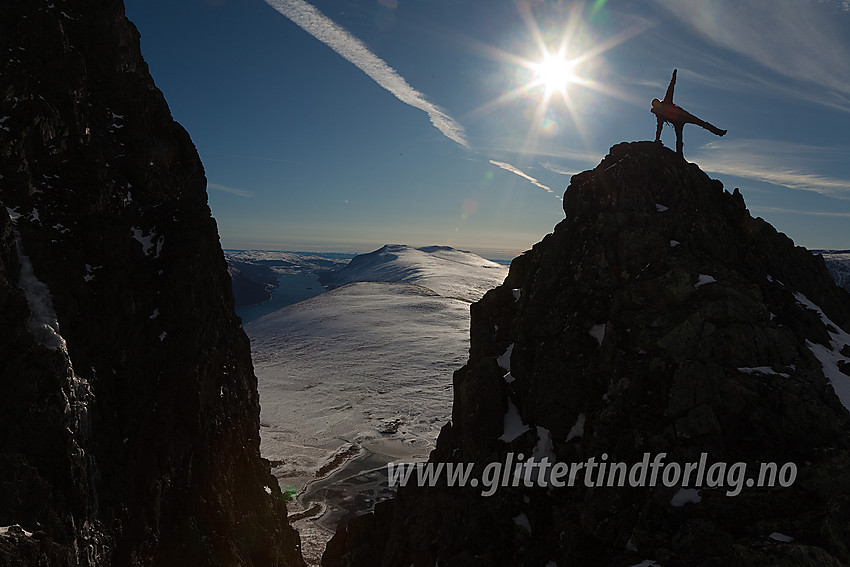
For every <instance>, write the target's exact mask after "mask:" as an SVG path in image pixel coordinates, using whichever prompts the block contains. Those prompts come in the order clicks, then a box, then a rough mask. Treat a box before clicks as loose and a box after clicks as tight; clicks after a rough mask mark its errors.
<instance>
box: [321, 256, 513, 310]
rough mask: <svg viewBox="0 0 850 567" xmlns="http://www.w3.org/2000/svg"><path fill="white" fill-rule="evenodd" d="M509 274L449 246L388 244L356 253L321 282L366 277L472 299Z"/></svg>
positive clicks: (336, 283)
mask: <svg viewBox="0 0 850 567" xmlns="http://www.w3.org/2000/svg"><path fill="white" fill-rule="evenodd" d="M506 274H507V270H506V268H505V267H504V266H502V265H500V264H497V263H495V262H491V261H490V260H485V259H484V258H482V257H480V256H477V255H476V254H473V253H471V252H465V251H463V250H456V249H454V248H450V247H448V246H428V247H426V248H411V247H410V246H405V245H403V244H387V245H386V246H384V247H383V248H381V249H379V250H376V251H374V252H370V253H369V254H361V255H359V256H355V257H354V258H353V259H352V260H351V262H350V263H349V264H348V265H347V266H346V267H345V268H343V269H341V270H336V271H335V272H333V273H331V274H330V275H328V276H326V277H324V278H322V283H324V284H326V285H328V286H329V287H339V286H342V285H345V284H347V283H351V282H364V281H365V282H406V283H415V284H417V285H421V286H423V287H426V288H428V289H430V290H432V291H434V292H436V293H438V294H440V295H442V296H443V297H454V298H457V299H462V300H464V301H469V302H472V301H477V300H478V299H479V298H480V297H481V296H482V295H484V294H485V293H486V292H487V290H489V289H492V288H494V287H496V286H497V285H499V284H501V283H502V281H504V279H505V275H506Z"/></svg>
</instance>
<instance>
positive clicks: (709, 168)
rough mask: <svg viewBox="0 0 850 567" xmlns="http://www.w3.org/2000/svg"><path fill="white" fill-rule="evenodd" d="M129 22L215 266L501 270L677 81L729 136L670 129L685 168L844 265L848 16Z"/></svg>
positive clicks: (533, 0)
mask: <svg viewBox="0 0 850 567" xmlns="http://www.w3.org/2000/svg"><path fill="white" fill-rule="evenodd" d="M125 3H126V8H127V15H128V16H129V18H130V19H131V20H132V21H133V22H134V23H135V24H136V26H137V27H138V28H139V31H140V32H141V35H142V53H143V55H144V56H145V59H146V60H147V62H148V64H149V66H150V70H151V73H152V75H153V77H154V79H155V81H156V83H157V85H158V86H159V88H160V89H161V90H162V91H163V93H164V94H165V97H166V99H167V100H168V102H169V105H170V107H171V111H172V114H173V115H174V117H175V119H176V120H178V121H179V122H180V123H181V124H183V126H184V127H185V128H186V129H187V130H188V131H189V133H190V134H191V136H192V139H193V140H194V142H195V145H196V146H197V148H198V152H199V153H200V156H201V159H202V160H203V163H204V167H205V169H206V173H207V179H208V188H209V197H210V206H211V208H212V211H213V214H214V216H215V217H216V220H217V221H218V224H219V232H220V235H221V240H222V245H223V246H224V247H225V248H260V249H283V250H323V251H344V252H364V251H369V250H373V249H375V248H378V247H380V246H381V245H383V244H384V243H390V242H392V243H404V244H411V245H416V246H423V245H430V244H443V245H446V244H447V245H452V246H455V247H458V248H463V249H468V250H473V251H476V252H479V253H481V254H483V255H485V256H487V257H491V258H498V257H512V256H514V255H516V254H518V253H519V252H521V251H523V250H525V249H527V248H529V247H530V246H531V245H532V244H533V243H535V242H537V241H538V240H540V239H541V238H542V237H543V236H544V235H545V234H546V233H548V232H551V230H552V228H553V227H554V225H555V224H556V223H557V222H558V221H560V220H561V219H562V218H563V216H564V213H563V211H562V209H561V201H560V198H561V196H562V195H563V192H564V190H565V188H566V186H567V185H568V184H569V180H570V175H571V174H572V173H576V172H579V171H583V170H586V169H591V168H593V167H594V166H595V165H596V164H597V163H598V162H599V161H600V160H601V158H602V157H603V156H604V155H605V154H606V153H607V151H608V148H609V147H610V146H612V145H614V144H616V143H618V142H621V141H633V140H651V139H652V138H653V137H654V135H655V117H654V116H653V115H652V114H651V113H650V112H649V101H650V100H651V99H652V98H654V97H658V98H662V97H663V95H664V91H665V89H666V86H667V83H668V81H669V80H670V74H671V72H672V70H673V69H674V68H678V69H679V77H678V82H677V86H676V95H675V99H674V100H675V102H676V103H677V104H679V105H680V106H682V107H684V108H685V109H687V110H689V111H690V112H692V113H693V114H696V115H697V116H699V117H701V118H703V119H705V120H707V121H709V122H711V123H713V124H715V125H716V126H718V127H720V128H724V129H728V131H729V133H728V134H727V135H726V136H725V137H723V138H718V137H716V136H714V135H712V134H710V133H709V132H706V131H704V130H702V129H700V128H698V127H696V126H693V125H689V126H686V127H685V136H684V140H685V156H686V158H687V159H688V160H689V161H692V162H695V163H697V164H699V165H700V167H702V168H703V169H704V170H705V171H706V172H708V173H709V175H711V176H712V177H715V178H717V179H720V180H721V181H722V182H723V183H724V185H725V187H726V188H727V189H729V190H730V191H731V190H732V189H733V188H734V187H739V188H740V189H741V191H742V193H743V194H744V197H745V199H746V201H747V205H748V207H749V208H750V211H751V212H752V213H753V215H754V216H762V217H764V218H765V219H767V220H768V221H769V222H771V223H772V224H773V225H774V226H775V227H776V228H777V229H778V230H780V231H783V232H785V233H786V234H788V235H789V236H790V237H791V238H793V239H794V240H795V242H796V243H797V244H799V245H802V246H806V247H808V248H850V222H848V220H850V159H848V158H850V2H848V1H844V0H819V1H818V0H759V1H750V2H747V1H712V2H707V1H704V0H654V1H646V2H633V1H616V0H609V1H606V0H595V1H592V2H559V1H540V0H522V1H520V0H517V1H509V0H363V1H359V0H335V1H327V0H322V1H319V0H315V1H312V2H310V3H307V2H304V1H303V0H266V1H264V0H182V1H180V2H173V1H172V0H167V1H166V0H125ZM545 52H548V53H550V54H556V55H557V54H558V53H561V54H562V55H563V59H565V60H566V61H567V62H568V65H567V67H565V68H562V81H561V88H556V85H553V84H552V83H550V82H547V81H543V79H544V78H550V77H551V75H547V74H546V73H543V74H542V76H541V73H540V68H539V67H537V66H535V65H536V64H537V63H539V62H540V61H541V59H542V58H543V54H544V53H545ZM564 69H566V70H564ZM564 85H565V86H564ZM662 140H663V141H664V143H665V144H666V145H667V146H668V147H675V138H674V134H673V131H672V128H670V127H665V130H664V133H663V134H662Z"/></svg>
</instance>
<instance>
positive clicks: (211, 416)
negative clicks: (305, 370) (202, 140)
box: [0, 0, 303, 566]
mask: <svg viewBox="0 0 850 567" xmlns="http://www.w3.org/2000/svg"><path fill="white" fill-rule="evenodd" d="M0 205H2V206H0V392H2V394H0V564H2V565H84V566H95V565H255V566H260V565H262V566H267V565H302V564H303V562H302V560H301V553H300V550H299V540H298V535H297V534H296V533H295V532H294V530H292V528H290V527H289V525H288V524H287V520H286V505H285V499H284V496H283V495H282V494H281V491H280V489H279V488H278V484H277V482H276V481H275V479H274V478H273V477H272V476H271V474H270V471H269V464H268V462H267V461H264V460H263V459H261V458H260V453H259V434H258V428H259V400H258V395H257V381H256V378H255V376H254V373H253V368H252V365H251V358H250V349H249V343H248V339H247V338H246V336H245V334H244V332H243V330H242V328H241V326H240V322H239V320H238V319H237V318H236V316H235V315H234V312H233V295H232V292H231V288H230V281H229V278H228V275H227V267H226V264H225V260H224V256H223V254H222V251H221V247H220V245H219V242H218V234H217V228H216V224H215V221H214V220H213V219H212V217H211V214H210V210H209V208H208V206H207V195H206V180H205V177H204V171H203V168H202V166H201V162H200V160H199V159H198V155H197V152H196V151H195V148H194V146H193V145H192V142H191V140H190V138H189V136H188V134H187V133H186V132H185V131H184V130H183V129H182V128H181V127H180V126H179V125H178V124H177V123H175V122H174V121H173V120H172V118H171V115H170V112H169V110H168V106H167V105H166V103H165V100H164V99H163V96H162V94H161V93H160V91H159V90H158V89H157V88H156V87H155V86H154V83H153V81H152V79H151V77H150V74H149V73H148V68H147V65H146V64H145V62H144V60H143V59H142V56H141V53H140V49H139V34H138V32H137V31H136V28H135V27H134V26H133V25H132V24H131V23H130V22H129V21H128V20H127V18H126V17H125V15H124V6H123V4H122V3H121V1H120V0H50V1H48V0H27V1H26V2H2V3H0Z"/></svg>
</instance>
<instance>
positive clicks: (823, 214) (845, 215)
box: [750, 207, 850, 218]
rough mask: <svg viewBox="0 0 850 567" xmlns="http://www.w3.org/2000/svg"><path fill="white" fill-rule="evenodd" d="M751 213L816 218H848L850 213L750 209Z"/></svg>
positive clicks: (769, 208) (773, 208) (763, 208)
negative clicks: (810, 216) (811, 216)
mask: <svg viewBox="0 0 850 567" xmlns="http://www.w3.org/2000/svg"><path fill="white" fill-rule="evenodd" d="M750 209H751V210H753V211H759V212H764V213H789V214H794V215H813V216H817V217H841V218H850V213H834V212H825V211H801V210H797V209H783V208H781V207H750Z"/></svg>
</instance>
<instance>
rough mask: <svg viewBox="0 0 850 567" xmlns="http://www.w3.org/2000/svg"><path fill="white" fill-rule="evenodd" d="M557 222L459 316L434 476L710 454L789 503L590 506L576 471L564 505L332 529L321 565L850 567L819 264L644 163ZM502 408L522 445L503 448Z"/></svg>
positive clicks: (385, 508)
mask: <svg viewBox="0 0 850 567" xmlns="http://www.w3.org/2000/svg"><path fill="white" fill-rule="evenodd" d="M564 210H565V213H566V219H565V220H564V221H562V222H561V223H559V224H558V225H557V226H556V227H555V230H554V232H553V233H552V234H550V235H548V236H546V237H545V238H544V239H543V241H542V242H540V243H538V244H536V245H535V246H534V247H533V248H532V250H530V251H528V252H526V253H525V254H523V255H522V256H520V257H518V258H516V259H515V260H514V261H513V263H512V264H511V269H510V274H509V276H508V278H507V279H506V281H505V283H504V285H502V286H500V287H498V288H496V289H494V290H492V291H490V292H489V293H487V295H485V297H484V298H483V299H482V300H481V301H480V302H478V303H476V304H473V306H472V323H471V349H470V358H469V361H468V363H467V364H466V365H465V366H464V367H463V368H461V369H460V370H458V371H457V372H456V373H455V375H454V407H453V412H452V422H451V424H450V425H447V426H446V427H444V429H443V431H442V433H441V434H440V436H439V439H438V442H437V448H436V449H435V450H434V452H433V453H432V454H431V458H430V461H431V462H432V463H438V462H443V463H450V462H451V463H476V469H475V474H476V475H480V474H481V473H482V469H483V468H484V466H485V465H487V464H488V463H491V462H502V463H504V462H505V460H506V458H507V455H508V453H514V454H517V453H523V454H524V455H525V456H529V455H536V456H537V458H538V459H539V458H542V456H547V457H549V458H550V462H554V461H556V460H557V461H559V462H564V463H577V462H587V461H588V459H590V458H594V459H595V461H596V462H597V463H599V462H603V461H605V462H607V463H613V462H623V463H627V464H629V465H631V464H634V463H639V462H641V461H642V459H643V457H644V454H646V453H649V454H650V455H651V456H652V457H655V456H656V455H658V454H660V453H666V457H665V461H664V462H665V463H670V462H675V463H680V464H682V465H684V463H689V462H698V461H699V459H700V456H701V454H702V453H707V454H708V457H707V459H708V460H707V464H708V465H710V464H712V463H716V462H726V463H729V464H730V465H731V464H732V463H736V462H741V463H746V464H747V466H748V474H750V475H752V476H753V477H755V476H757V473H758V470H759V466H760V463H765V462H773V463H777V464H778V465H783V464H785V463H794V464H795V465H796V468H797V470H798V475H797V477H796V480H795V482H793V484H792V485H791V486H789V487H785V488H783V487H781V486H778V485H777V486H774V487H772V488H766V487H762V488H759V487H747V486H743V487H742V489H741V491H740V494H738V495H735V496H732V495H727V491H733V490H732V488H730V487H729V486H726V487H723V488H713V489H712V488H706V487H703V488H701V489H700V490H699V491H698V492H696V491H692V492H687V491H686V492H680V487H679V486H670V487H667V486H664V485H663V483H661V482H660V481H659V482H658V485H657V486H654V487H630V486H628V482H627V483H626V486H624V487H608V486H596V487H592V488H591V487H587V486H585V484H584V478H585V477H584V471H580V474H579V476H578V481H577V482H576V486H574V487H572V488H571V487H563V488H552V487H550V488H539V487H532V488H525V487H522V486H519V487H510V486H509V487H504V488H500V489H499V490H498V491H496V493H495V494H493V495H492V496H489V497H484V496H481V490H482V489H481V487H480V486H479V487H477V488H472V487H466V488H457V487H451V488H450V487H446V486H445V482H443V483H442V484H441V485H440V486H437V487H433V488H429V487H421V488H420V487H415V486H409V487H407V488H402V489H400V490H399V493H398V495H397V497H396V498H395V499H394V500H392V501H390V502H388V503H385V504H384V505H382V506H381V507H380V508H378V509H376V511H375V513H374V514H373V515H371V516H368V517H365V518H359V519H357V520H356V521H352V522H350V523H348V524H347V525H344V526H341V527H340V529H339V531H338V532H337V535H336V536H335V537H334V539H333V540H332V541H331V542H330V544H329V545H328V548H327V551H326V553H325V556H324V558H323V565H326V566H327V567H336V566H343V565H349V566H366V565H369V566H372V565H386V566H396V565H403V566H407V565H411V564H414V565H417V566H419V565H427V566H429V567H430V566H432V565H435V564H436V563H437V562H439V565H440V566H441V567H447V566H466V565H482V566H483V565H512V566H530V567H531V566H540V567H543V566H547V565H559V566H562V567H563V566H567V565H572V566H576V565H579V566H584V565H586V566H600V565H608V566H631V565H636V564H639V563H641V562H642V561H643V560H646V559H653V560H655V561H658V563H659V564H660V565H663V566H664V567H673V566H714V565H718V566H719V565H760V566H768V565H789V566H790V565H807V566H812V567H814V566H815V565H846V564H848V563H850V548H848V543H847V542H848V541H850V413H848V410H847V407H845V405H848V404H850V399H845V400H844V405H843V404H842V401H841V400H839V398H838V397H837V396H836V392H835V390H834V389H833V387H832V385H831V384H830V382H829V379H828V377H829V376H831V377H832V378H833V379H836V378H835V376H836V372H835V369H836V367H837V365H838V360H839V359H841V357H844V358H846V357H847V352H850V350H848V349H850V347H845V346H844V342H846V340H845V339H846V338H847V334H846V333H841V332H840V329H839V327H840V328H841V329H845V330H846V329H850V295H848V294H847V292H845V291H844V290H842V289H841V288H839V287H838V286H836V285H835V284H834V282H833V281H832V280H831V279H830V277H829V275H828V273H827V271H826V268H825V266H824V262H823V259H822V258H821V257H819V256H813V255H812V254H810V253H809V252H808V251H806V250H805V249H803V248H799V247H795V246H794V244H793V242H792V241H791V240H790V239H789V238H788V237H786V236H785V235H783V234H781V233H777V232H776V231H775V230H774V229H773V228H772V227H771V226H770V225H769V224H768V223H766V222H765V221H764V220H762V219H760V218H753V217H751V216H750V215H749V213H748V212H747V210H746V208H745V205H744V201H743V198H742V197H741V195H740V193H739V192H738V191H737V190H735V192H734V193H729V192H726V191H724V190H723V187H722V184H721V183H720V182H719V181H715V180H712V179H709V178H708V177H707V176H706V175H705V174H704V173H703V172H702V171H701V170H700V169H699V168H698V167H697V166H696V165H694V164H689V163H687V162H685V161H684V160H682V159H681V158H679V157H677V156H676V155H675V154H674V153H673V152H672V151H670V150H668V149H665V148H663V147H662V146H661V145H660V144H653V143H650V142H637V143H631V144H619V145H617V146H614V147H613V148H611V152H610V154H609V155H608V156H606V157H605V159H604V160H603V161H602V163H600V164H599V165H598V166H597V167H596V168H595V169H593V170H592V171H586V172H584V173H581V174H579V175H576V176H574V177H573V178H572V181H571V184H570V186H569V188H568V190H567V191H566V193H565V198H564ZM815 306H816V307H815ZM817 309H819V310H821V312H817ZM827 319H828V320H827ZM509 349H510V350H509ZM506 353H509V354H506ZM815 353H818V356H819V357H820V359H819V358H818V356H816V355H815ZM839 353H841V354H839ZM508 359H509V363H508V362H507V360H508ZM497 360H499V362H497ZM821 360H823V361H825V363H826V364H822V361H821ZM507 366H509V367H510V368H509V370H510V374H509V375H507V376H506V373H507V371H508V368H507ZM513 408H516V410H517V411H518V414H519V417H520V418H521V421H522V424H524V425H525V426H527V427H525V428H524V430H523V428H519V427H517V428H515V431H514V432H513V434H511V435H505V434H506V433H509V431H508V430H507V429H506V422H509V421H510V420H509V419H507V416H510V414H511V413H512V412H513ZM500 437H502V439H508V441H503V440H501V439H500ZM517 458H518V457H517ZM788 470H790V469H788ZM596 472H597V473H598V469H597V471H596ZM537 473H538V471H535V472H534V474H533V476H532V478H537ZM509 479H510V477H509ZM591 480H595V477H592V478H591ZM703 485H705V482H704V483H703Z"/></svg>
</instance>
